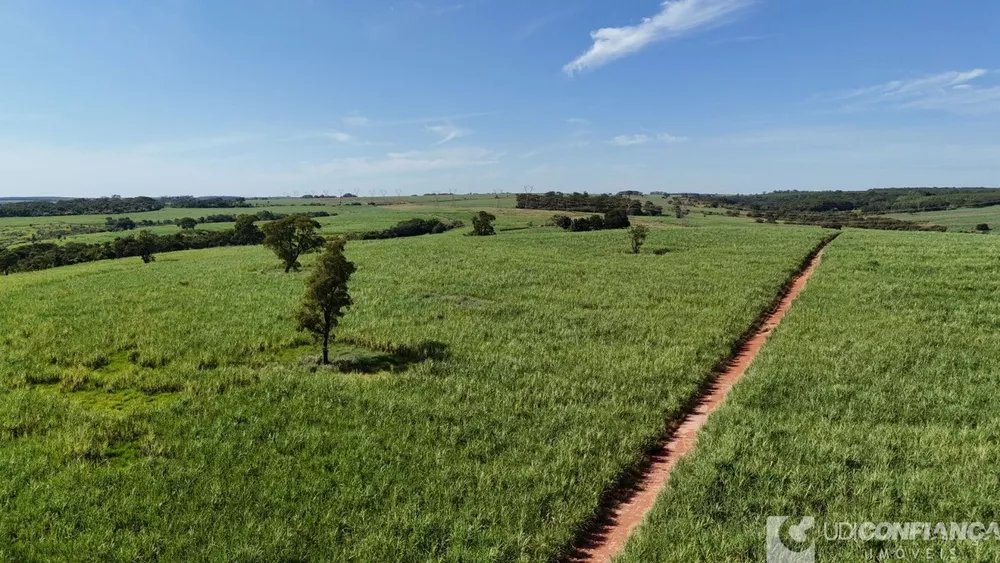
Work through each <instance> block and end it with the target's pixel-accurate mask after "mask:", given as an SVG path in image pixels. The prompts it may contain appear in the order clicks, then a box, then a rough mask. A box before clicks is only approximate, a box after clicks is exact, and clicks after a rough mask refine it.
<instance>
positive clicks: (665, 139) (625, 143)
mask: <svg viewBox="0 0 1000 563" xmlns="http://www.w3.org/2000/svg"><path fill="white" fill-rule="evenodd" d="M687 140H688V138H687V137H678V136H676V135H670V134H667V133H660V134H657V135H647V134H645V133H640V134H638V135H618V136H617V137H615V138H614V139H611V140H610V141H608V142H609V143H611V144H612V145H615V146H617V147H633V146H636V145H645V144H647V143H683V142H685V141H687Z"/></svg>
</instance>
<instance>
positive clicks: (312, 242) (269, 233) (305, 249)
mask: <svg viewBox="0 0 1000 563" xmlns="http://www.w3.org/2000/svg"><path fill="white" fill-rule="evenodd" d="M319 228H320V224H319V223H317V222H316V221H315V220H314V219H312V218H310V217H307V216H305V215H292V216H291V217H286V218H284V219H279V220H277V221H272V222H270V223H267V224H265V225H264V228H263V231H264V246H267V247H268V248H270V249H271V250H272V251H274V254H275V255H277V257H278V258H279V259H281V261H282V263H284V265H285V273H286V274H287V273H288V272H290V271H292V270H298V269H299V267H300V266H301V264H299V257H300V256H302V255H303V254H306V253H309V252H312V251H313V250H316V249H317V248H319V247H321V246H323V243H325V242H326V240H325V239H324V238H323V237H321V236H319V235H317V234H316V231H317V230H318V229H319Z"/></svg>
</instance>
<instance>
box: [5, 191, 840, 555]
mask: <svg viewBox="0 0 1000 563" xmlns="http://www.w3.org/2000/svg"><path fill="white" fill-rule="evenodd" d="M373 209H374V208H373ZM378 211H379V212H381V211H382V209H381V208H379V209H378ZM334 219H337V218H334ZM510 220H511V221H514V220H515V219H514V218H511V219H510ZM517 220H518V221H524V218H521V219H517ZM824 235H825V233H824V232H823V231H821V230H819V229H815V228H806V227H802V228H798V227H774V228H771V226H750V227H745V228H740V227H705V228H691V229H682V228H656V229H653V230H652V232H651V235H650V238H649V241H648V242H647V246H646V250H647V251H646V252H644V253H643V254H642V255H638V256H634V255H630V254H627V253H626V248H627V242H626V237H625V234H624V233H622V232H620V231H604V232H595V233H564V232H559V231H556V230H554V229H530V230H523V231H513V232H507V233H501V235H500V236H497V237H489V238H479V237H466V236H462V234H461V233H460V232H451V233H447V234H443V235H435V236H426V237H417V238H413V239H396V240H390V241H371V242H354V243H351V244H349V245H348V255H349V258H350V259H352V260H353V261H355V262H356V263H357V264H358V273H357V274H356V275H355V278H353V279H352V283H351V290H352V295H353V296H354V300H355V303H356V305H355V307H354V308H353V309H351V310H350V312H349V313H348V315H347V317H345V318H344V320H343V325H342V327H341V330H340V331H339V332H338V336H340V337H341V342H340V344H339V345H338V349H337V350H336V353H337V354H340V355H343V357H344V358H345V359H350V360H351V361H352V362H354V364H355V365H356V366H357V370H356V371H355V372H354V373H351V374H339V373H332V372H329V371H325V370H319V371H317V370H314V369H312V368H311V367H310V366H309V365H308V364H307V363H303V361H302V357H303V356H307V355H309V354H315V353H316V349H315V347H312V346H303V345H304V344H307V343H308V341H307V340H306V339H304V338H303V337H302V335H300V334H297V333H295V332H294V330H293V327H294V320H293V313H294V309H295V305H296V303H297V302H298V300H299V299H300V296H301V295H302V292H303V280H304V278H305V276H306V273H305V272H303V273H301V274H292V275H285V274H283V273H282V272H281V268H280V267H279V264H278V262H277V260H276V259H275V258H274V257H273V255H271V254H269V253H268V252H267V251H266V250H265V249H263V248H260V247H251V248H221V249H211V250H204V251H189V252H180V253H174V254H162V255H159V256H158V257H157V261H156V262H154V263H152V264H149V265H144V264H142V262H141V261H140V260H139V259H138V258H136V259H125V260H115V261H107V262H95V263H89V264H83V265H79V266H71V267H64V268H56V269H52V270H47V271H43V272H35V273H29V274H15V275H12V276H8V277H6V278H3V279H2V280H0V300H2V301H3V302H4V305H5V306H4V308H3V309H2V310H0V335H2V336H0V357H3V358H4V362H3V363H2V364H0V514H2V517H0V559H8V560H51V559H79V558H81V557H84V558H87V559H97V560H154V559H163V560H205V559H209V560H307V559H323V560H336V561H345V560H363V561H414V560H428V559H430V560H455V561H457V560H465V561H516V560H525V561H528V560H532V561H533V560H545V559H548V558H550V557H552V556H554V555H556V554H558V553H560V552H561V551H562V550H563V549H565V548H566V547H567V546H568V544H569V542H570V539H571V538H572V537H573V534H574V532H575V530H576V529H577V528H578V526H579V525H580V524H581V523H583V522H584V521H585V520H587V519H588V518H589V517H590V516H591V515H592V514H593V512H594V510H595V508H596V506H597V502H598V497H599V495H600V494H601V493H602V491H604V490H605V489H607V488H608V487H609V486H610V485H611V484H612V483H613V482H614V480H615V479H616V476H618V475H619V474H620V473H621V472H622V471H623V469H625V468H626V467H628V466H630V465H631V464H633V463H634V462H635V461H636V460H637V459H638V458H639V456H640V455H641V452H642V451H643V450H644V448H645V447H646V446H647V445H649V444H650V443H651V442H652V441H653V440H654V439H655V438H656V437H657V436H658V434H659V433H660V432H661V431H662V429H663V426H664V421H665V420H668V419H670V418H671V417H674V416H676V411H677V408H678V406H679V405H680V403H681V402H682V401H684V400H685V399H686V398H687V397H688V396H689V395H690V394H691V393H692V391H693V390H694V389H695V388H696V387H697V386H698V384H699V382H700V381H701V380H702V379H703V378H704V377H705V376H706V375H707V374H708V372H709V371H710V369H711V367H712V366H713V365H714V364H715V363H716V362H717V361H718V360H719V359H720V358H722V357H724V356H725V355H726V354H727V352H728V351H729V349H730V347H731V345H732V343H733V342H734V340H735V339H736V338H737V337H738V336H739V335H740V334H741V333H742V332H743V331H744V330H746V328H747V327H748V326H749V325H750V323H751V322H752V320H753V319H754V318H755V317H756V316H757V315H758V314H759V313H760V312H761V310H762V309H763V308H765V307H766V306H767V305H768V304H769V303H770V302H771V300H772V299H773V298H774V296H775V294H776V293H777V291H778V289H779V287H780V286H781V285H782V284H783V283H784V282H785V281H786V279H787V278H788V276H789V275H790V274H791V272H792V271H793V270H794V269H795V268H796V266H797V265H798V264H799V262H800V261H801V260H802V259H803V257H804V256H805V255H806V254H807V253H808V252H809V251H810V250H811V249H812V248H813V247H814V246H815V245H816V244H817V243H818V242H819V240H820V239H821V238H822V237H823V236H824ZM657 248H666V249H668V250H669V252H668V253H667V254H664V255H662V256H657V255H654V254H653V253H652V252H651V251H652V250H653V249H657ZM309 263H310V261H309V260H307V261H306V265H307V266H308V264H309ZM390 367H394V368H395V370H394V371H392V370H390V369H388V368H390ZM81 554H86V555H85V556H84V555H81Z"/></svg>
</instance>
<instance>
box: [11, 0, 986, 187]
mask: <svg viewBox="0 0 1000 563" xmlns="http://www.w3.org/2000/svg"><path fill="white" fill-rule="evenodd" d="M998 24H1000V3H998V2H995V1H993V0H954V1H952V2H942V1H940V0H877V1H873V0H841V1H838V2H820V1H812V0H676V1H671V2H666V3H664V2H662V1H657V0H613V1H611V0H601V1H598V0H580V1H575V2H568V1H553V0H530V1H529V0H506V1H504V0H403V1H388V0H386V1H383V0H366V1H364V2H360V1H353V2H346V1H323V0H280V1H279V0H240V1H235V0H232V1H223V0H159V1H156V2H150V1H148V0H118V1H109V0H90V1H87V2H80V1H78V0H0V196H11V195H61V196H89V195H109V194H112V193H117V194H122V195H168V194H237V195H283V194H289V195H293V194H306V193H314V194H322V193H328V194H333V195H336V194H339V193H342V192H344V191H351V192H354V193H359V192H360V193H362V194H364V195H368V194H376V195H377V194H379V193H381V192H383V191H384V192H385V193H387V194H390V195H395V194H397V193H404V194H406V193H424V192H430V191H440V192H446V191H455V192H473V191H476V192H490V191H494V190H499V191H508V192H509V191H520V190H521V188H522V186H524V185H533V186H534V187H535V189H536V190H537V191H548V190H557V191H590V192H602V191H619V190H624V189H639V190H644V191H653V190H664V191H671V192H683V191H700V192H719V193H734V192H743V193H746V192H759V191H769V190H774V189H867V188H873V187H883V186H914V185H919V186H934V185H939V186H941V185H977V186H978V185H998V184H1000V133H998V132H1000V40H998V39H997V36H996V29H997V26H998Z"/></svg>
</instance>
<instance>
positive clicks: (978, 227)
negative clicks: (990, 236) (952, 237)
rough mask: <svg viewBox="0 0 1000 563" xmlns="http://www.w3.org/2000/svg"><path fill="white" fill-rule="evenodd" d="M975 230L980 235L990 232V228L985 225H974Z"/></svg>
mask: <svg viewBox="0 0 1000 563" xmlns="http://www.w3.org/2000/svg"><path fill="white" fill-rule="evenodd" d="M976 230H977V231H979V232H980V233H988V232H990V226H989V225H987V224H986V223H980V224H978V225H976Z"/></svg>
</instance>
